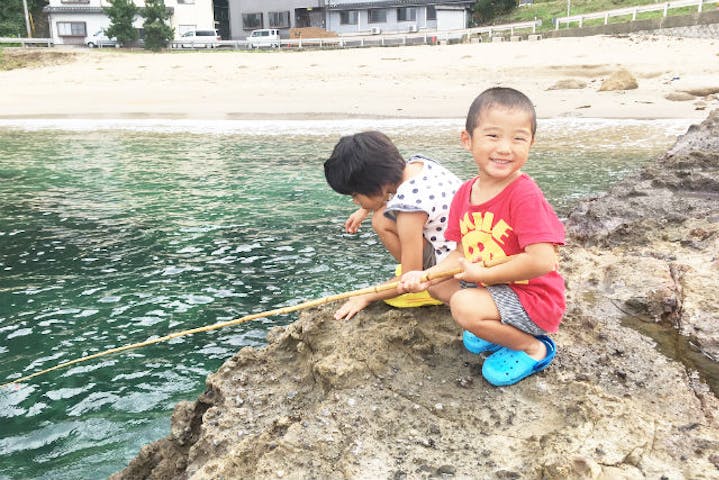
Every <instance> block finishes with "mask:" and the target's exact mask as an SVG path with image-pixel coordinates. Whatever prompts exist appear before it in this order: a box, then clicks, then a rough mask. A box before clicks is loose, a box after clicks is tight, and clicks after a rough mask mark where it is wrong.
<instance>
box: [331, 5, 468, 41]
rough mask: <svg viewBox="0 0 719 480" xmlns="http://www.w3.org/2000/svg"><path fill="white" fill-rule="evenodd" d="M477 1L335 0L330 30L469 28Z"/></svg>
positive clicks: (350, 32)
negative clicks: (472, 9) (473, 5)
mask: <svg viewBox="0 0 719 480" xmlns="http://www.w3.org/2000/svg"><path fill="white" fill-rule="evenodd" d="M472 4H474V1H473V0H444V1H442V0H439V1H437V0H384V1H383V0H375V1H368V0H365V1H357V0H332V1H331V2H327V26H326V28H327V30H331V31H333V32H337V33H339V34H352V33H364V34H366V33H399V32H417V31H421V30H436V31H441V30H456V29H462V28H467V25H468V22H469V18H470V10H471V8H472Z"/></svg>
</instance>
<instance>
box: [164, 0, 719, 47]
mask: <svg viewBox="0 0 719 480" xmlns="http://www.w3.org/2000/svg"><path fill="white" fill-rule="evenodd" d="M717 1H719V0H717ZM541 24H542V22H541V20H534V21H530V22H518V23H508V24H504V25H492V26H485V27H476V28H465V29H461V30H448V31H435V30H425V31H421V32H391V33H390V32H388V33H384V34H370V33H367V34H352V35H343V36H338V37H324V38H283V39H280V48H286V49H300V48H309V47H314V48H353V47H370V46H396V45H434V44H437V43H445V42H446V43H449V42H461V41H463V40H465V39H469V38H471V37H472V36H475V37H477V36H480V35H483V34H488V35H489V36H490V37H491V36H492V35H494V34H495V33H501V32H509V33H510V35H514V34H515V32H516V31H518V30H531V32H532V33H535V32H536V31H537V27H538V26H540V25H541ZM181 43H182V42H180V41H174V42H173V48H177V47H179V45H180V44H181ZM219 46H220V47H229V48H235V49H242V48H248V47H247V41H246V40H222V41H220V42H219ZM198 48H202V47H198Z"/></svg>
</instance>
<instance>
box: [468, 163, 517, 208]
mask: <svg viewBox="0 0 719 480" xmlns="http://www.w3.org/2000/svg"><path fill="white" fill-rule="evenodd" d="M520 176H522V171H521V170H517V171H516V172H514V173H513V174H512V175H510V176H509V177H506V178H499V179H498V178H492V177H490V176H488V175H482V174H481V173H480V175H479V176H478V177H477V179H476V180H475V181H474V184H473V185H472V194H471V197H470V203H472V204H473V205H480V204H482V203H484V202H488V201H489V200H491V199H493V198H494V197H496V196H497V195H499V194H500V193H502V190H504V189H505V188H507V186H508V185H509V184H510V183H512V182H513V181H515V180H516V179H518V178H519V177H520Z"/></svg>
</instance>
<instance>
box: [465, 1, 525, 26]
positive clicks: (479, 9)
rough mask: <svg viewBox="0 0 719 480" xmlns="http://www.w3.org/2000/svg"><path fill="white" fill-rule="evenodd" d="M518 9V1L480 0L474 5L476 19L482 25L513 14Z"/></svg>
mask: <svg viewBox="0 0 719 480" xmlns="http://www.w3.org/2000/svg"><path fill="white" fill-rule="evenodd" d="M516 7H517V0H478V1H477V2H476V3H475V4H474V17H475V18H476V20H477V22H478V23H480V24H483V23H489V22H491V21H492V20H493V19H494V18H496V17H498V16H500V15H504V14H506V13H509V12H511V11H512V10H514V9H515V8H516Z"/></svg>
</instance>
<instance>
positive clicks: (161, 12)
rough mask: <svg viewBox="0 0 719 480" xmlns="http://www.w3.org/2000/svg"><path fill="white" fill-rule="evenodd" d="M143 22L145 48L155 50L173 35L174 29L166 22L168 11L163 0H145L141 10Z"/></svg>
mask: <svg viewBox="0 0 719 480" xmlns="http://www.w3.org/2000/svg"><path fill="white" fill-rule="evenodd" d="M142 15H143V17H145V22H144V23H143V25H142V26H143V28H144V29H145V48H146V49H148V50H152V51H154V52H157V51H158V50H160V49H161V48H165V47H167V44H168V43H169V42H170V40H172V38H173V37H174V36H175V29H174V28H172V27H171V26H169V25H168V24H167V21H168V20H169V18H170V12H169V11H168V10H167V7H166V6H165V0H146V1H145V10H144V12H143V14H142Z"/></svg>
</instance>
